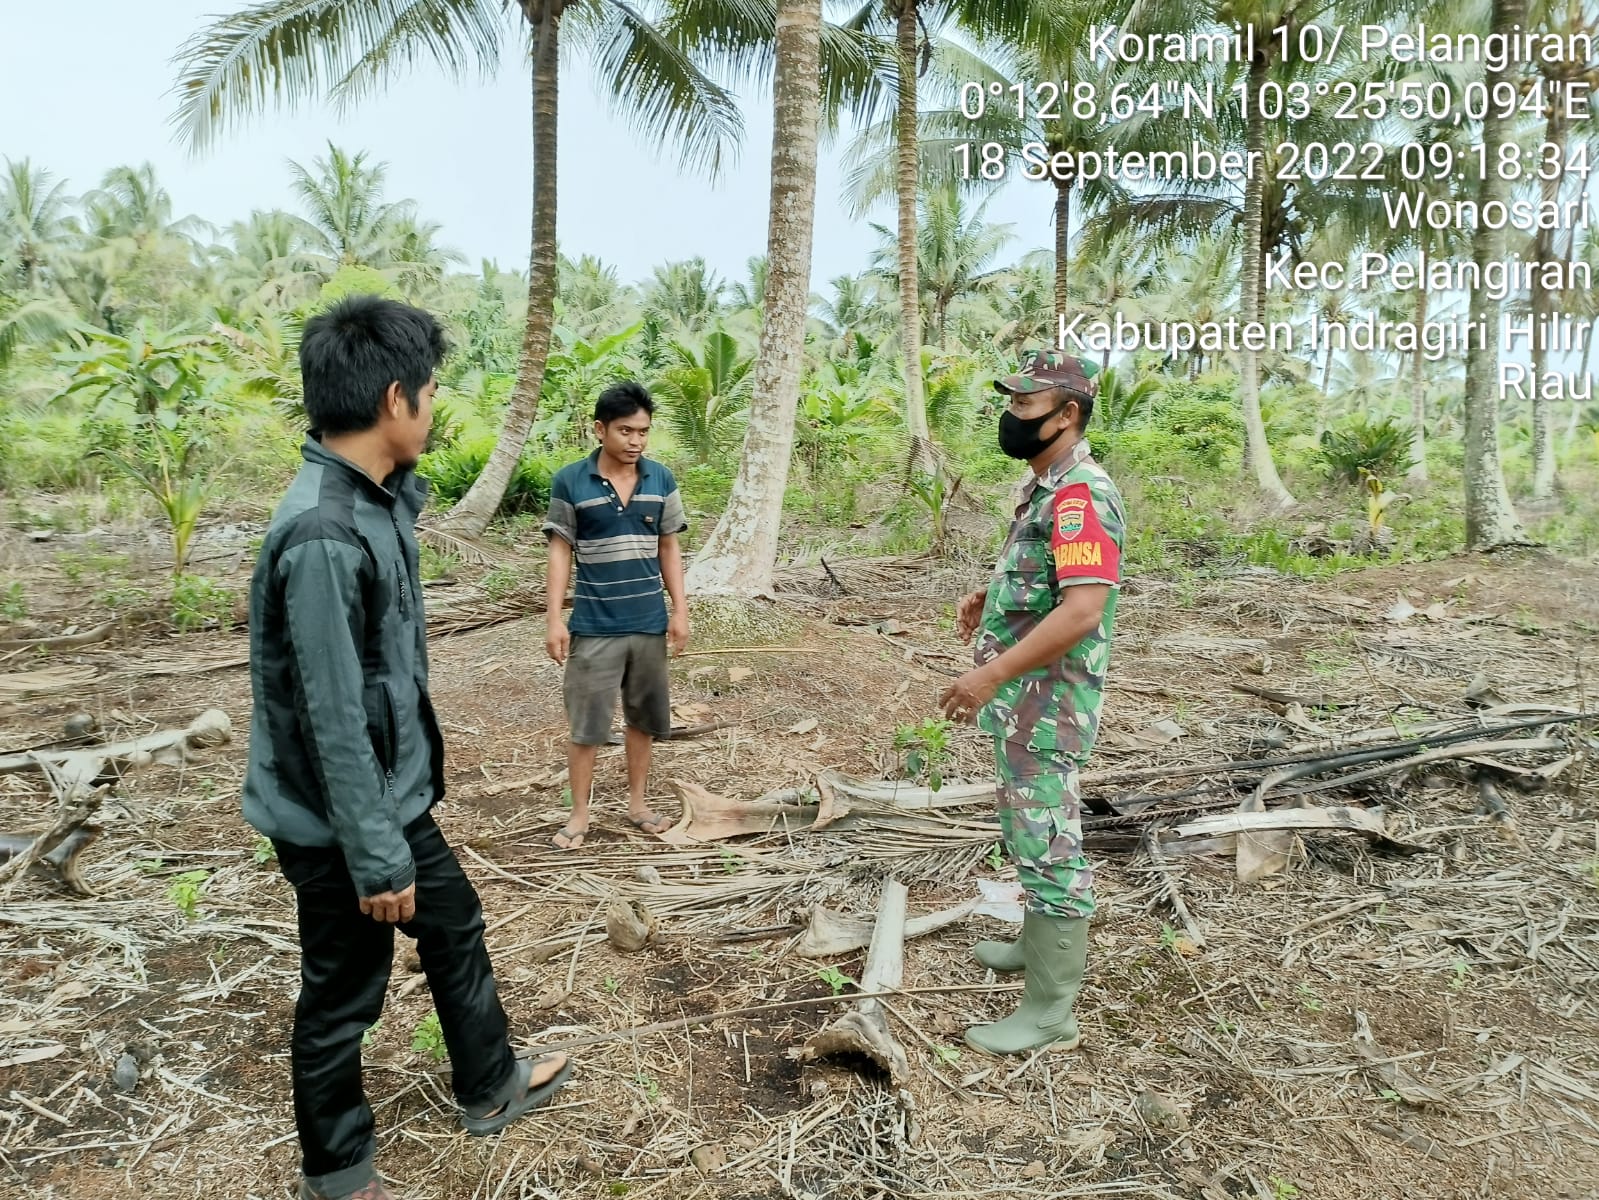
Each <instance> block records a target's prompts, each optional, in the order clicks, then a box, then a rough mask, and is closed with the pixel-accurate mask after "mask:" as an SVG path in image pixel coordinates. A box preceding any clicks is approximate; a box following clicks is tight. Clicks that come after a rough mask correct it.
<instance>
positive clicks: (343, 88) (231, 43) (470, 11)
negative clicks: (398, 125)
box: [172, 0, 504, 150]
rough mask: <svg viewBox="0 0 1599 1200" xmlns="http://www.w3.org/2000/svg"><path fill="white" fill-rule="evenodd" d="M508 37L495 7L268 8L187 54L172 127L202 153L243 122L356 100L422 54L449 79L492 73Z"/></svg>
mask: <svg viewBox="0 0 1599 1200" xmlns="http://www.w3.org/2000/svg"><path fill="white" fill-rule="evenodd" d="M491 28H492V29H494V30H495V31H496V33H495V35H494V36H493V37H490V36H489V30H490V29H491ZM503 28H504V26H503V22H502V17H501V16H500V13H499V11H498V6H497V5H495V4H494V3H493V2H492V0H361V3H356V4H352V3H349V2H348V0H264V2H263V3H260V4H256V5H254V6H253V7H250V8H246V9H243V10H242V11H240V12H236V13H232V14H230V15H228V16H225V17H222V18H220V19H219V20H217V21H214V22H213V23H212V24H210V25H208V26H206V27H205V28H204V29H202V30H200V31H199V32H198V33H197V34H195V35H194V37H192V38H190V39H189V40H188V41H187V42H186V43H185V44H184V45H183V47H182V49H180V51H179V52H178V57H177V61H178V64H179V77H178V82H177V86H176V88H175V91H176V93H177V95H178V109H177V111H176V112H175V113H174V114H173V118H172V120H173V123H174V124H175V125H176V126H177V131H178V137H179V139H180V140H181V141H182V142H183V143H185V144H186V145H187V146H188V147H189V148H190V149H191V150H201V149H204V148H206V147H207V146H209V145H210V144H211V143H212V142H213V141H214V140H215V139H216V138H217V137H219V136H220V135H221V134H222V133H224V132H226V131H227V129H228V128H229V127H230V124H231V123H232V122H233V121H236V120H238V119H240V118H242V117H245V116H251V115H256V114H258V113H260V112H263V111H265V110H267V109H269V108H273V107H275V108H277V109H278V110H280V111H283V110H286V109H288V108H290V107H292V106H294V105H297V104H302V103H306V102H308V101H311V100H313V99H315V98H316V97H318V96H323V95H335V94H337V95H338V96H339V98H340V99H354V98H355V97H356V96H359V95H363V94H366V93H367V92H369V91H370V90H371V89H372V88H374V87H376V86H378V85H379V84H380V83H381V82H384V81H392V80H393V79H394V78H395V76H394V74H393V73H391V72H390V71H389V69H388V68H390V67H392V66H393V65H394V64H395V63H397V62H406V63H410V62H414V61H415V60H416V59H417V58H418V57H421V56H422V55H424V54H426V55H427V56H429V57H431V58H432V59H433V61H434V62H436V63H437V64H438V65H439V66H441V67H442V68H443V69H444V70H445V71H446V72H447V73H450V74H452V75H457V76H459V75H461V74H462V73H463V72H464V71H465V68H466V64H467V63H468V61H470V60H472V59H476V61H477V63H478V65H479V66H480V67H481V68H483V69H485V70H487V69H490V68H492V67H493V66H495V65H497V63H498V55H499V51H500V45H501V38H500V34H501V33H503ZM380 68H381V69H380Z"/></svg>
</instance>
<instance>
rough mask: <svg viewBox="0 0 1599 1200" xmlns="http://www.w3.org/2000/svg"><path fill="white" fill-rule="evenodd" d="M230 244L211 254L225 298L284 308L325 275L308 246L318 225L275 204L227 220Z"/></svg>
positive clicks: (302, 298)
mask: <svg viewBox="0 0 1599 1200" xmlns="http://www.w3.org/2000/svg"><path fill="white" fill-rule="evenodd" d="M227 234H228V240H229V241H230V242H231V243H232V245H231V246H230V247H218V248H217V249H216V250H214V251H213V257H214V260H215V262H216V265H217V270H218V272H219V275H220V279H219V281H218V287H219V290H220V292H221V295H222V298H223V301H224V303H227V304H244V303H254V304H256V305H258V306H260V307H262V308H269V309H285V308H294V307H295V306H296V305H299V304H303V303H305V302H306V301H307V300H310V299H311V298H312V297H314V296H315V295H316V291H317V288H319V287H321V286H322V284H323V283H324V282H325V281H326V278H327V276H326V273H325V269H324V264H323V263H321V262H319V261H318V259H317V256H316V254H315V253H314V251H313V250H312V247H313V246H314V245H315V243H316V239H317V231H316V229H315V228H313V227H312V226H311V224H310V223H309V222H308V221H306V220H305V219H304V218H303V217H298V216H295V215H294V214H293V213H287V212H282V211H280V210H276V209H274V210H273V211H271V212H253V213H251V214H250V216H249V218H248V219H247V220H243V221H235V222H233V224H232V225H230V226H228V230H227Z"/></svg>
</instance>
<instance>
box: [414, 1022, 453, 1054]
mask: <svg viewBox="0 0 1599 1200" xmlns="http://www.w3.org/2000/svg"><path fill="white" fill-rule="evenodd" d="M411 1049H412V1050H415V1051H417V1052H418V1053H419V1054H431V1055H432V1056H433V1059H434V1061H435V1062H442V1061H443V1060H444V1058H445V1056H446V1055H448V1054H449V1052H450V1051H449V1049H448V1047H446V1046H445V1044H444V1030H443V1028H442V1027H441V1026H440V1025H439V1014H438V1013H436V1012H430V1013H428V1015H427V1016H425V1017H423V1018H422V1020H421V1021H419V1022H418V1023H417V1027H416V1028H415V1029H414V1030H412V1031H411Z"/></svg>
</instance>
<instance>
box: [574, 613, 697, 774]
mask: <svg viewBox="0 0 1599 1200" xmlns="http://www.w3.org/2000/svg"><path fill="white" fill-rule="evenodd" d="M561 690H562V694H563V695H564V697H565V699H566V720H567V723H568V724H569V725H570V726H571V727H572V734H571V737H572V740H573V741H574V742H576V743H577V744H578V745H580V746H603V745H605V743H606V742H608V741H610V740H611V718H612V717H613V716H614V715H615V713H616V697H617V693H618V692H620V693H621V696H622V718H623V720H624V721H626V722H627V725H628V728H630V729H637V730H639V731H640V732H641V733H647V734H649V735H650V736H651V737H653V738H656V739H665V738H669V737H671V736H672V695H671V676H670V674H669V673H668V671H667V669H666V635H665V634H664V633H662V634H651V633H633V634H628V635H626V636H623V637H580V636H578V635H576V634H574V635H573V636H572V648H571V650H570V652H569V653H568V655H567V659H566V675H565V678H564V681H563V683H562V689H561Z"/></svg>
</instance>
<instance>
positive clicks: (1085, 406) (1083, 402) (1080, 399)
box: [1049, 384, 1094, 433]
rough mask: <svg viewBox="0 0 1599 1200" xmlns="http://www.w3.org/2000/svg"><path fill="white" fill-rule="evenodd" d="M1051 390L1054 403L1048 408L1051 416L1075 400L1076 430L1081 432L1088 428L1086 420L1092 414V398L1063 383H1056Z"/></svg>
mask: <svg viewBox="0 0 1599 1200" xmlns="http://www.w3.org/2000/svg"><path fill="white" fill-rule="evenodd" d="M1053 390H1054V392H1055V403H1054V406H1053V407H1051V408H1050V410H1049V415H1050V416H1052V417H1053V416H1055V415H1056V414H1057V413H1060V412H1063V411H1064V410H1065V408H1066V406H1067V405H1068V404H1070V403H1072V402H1073V401H1074V400H1075V401H1076V402H1077V432H1078V433H1082V432H1083V431H1084V430H1085V429H1087V428H1088V422H1089V420H1090V419H1091V418H1092V417H1093V415H1094V398H1093V397H1092V396H1085V395H1083V394H1082V393H1081V392H1077V391H1073V390H1072V389H1071V388H1069V387H1067V386H1066V385H1065V384H1057V385H1056V386H1055V388H1054V389H1053Z"/></svg>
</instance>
